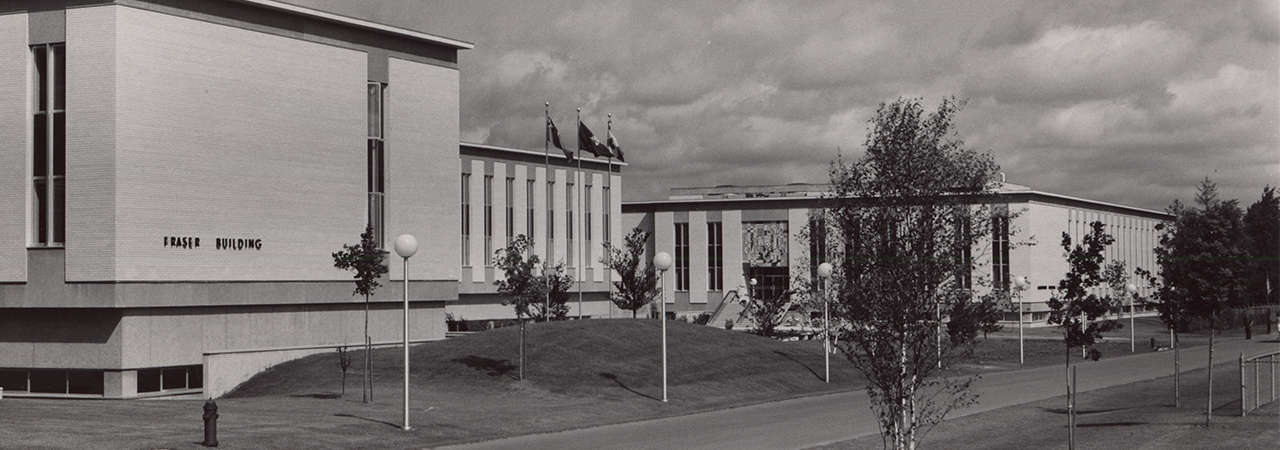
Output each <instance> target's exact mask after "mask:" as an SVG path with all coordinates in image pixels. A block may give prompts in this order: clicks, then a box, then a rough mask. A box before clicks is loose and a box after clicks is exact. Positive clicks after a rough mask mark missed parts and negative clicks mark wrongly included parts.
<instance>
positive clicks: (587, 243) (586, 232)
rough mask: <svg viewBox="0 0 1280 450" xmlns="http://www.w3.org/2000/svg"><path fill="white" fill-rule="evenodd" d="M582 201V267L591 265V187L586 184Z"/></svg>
mask: <svg viewBox="0 0 1280 450" xmlns="http://www.w3.org/2000/svg"><path fill="white" fill-rule="evenodd" d="M582 199H583V201H584V202H585V203H584V204H583V206H582V221H583V225H582V234H583V238H582V239H583V240H582V244H583V246H582V253H583V254H584V255H586V256H584V259H583V260H582V265H583V266H589V265H591V185H590V184H588V185H587V187H586V189H585V190H583V191H582Z"/></svg>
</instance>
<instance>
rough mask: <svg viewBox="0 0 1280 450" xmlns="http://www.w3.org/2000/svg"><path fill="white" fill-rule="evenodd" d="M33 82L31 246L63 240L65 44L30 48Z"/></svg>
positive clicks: (53, 245)
mask: <svg viewBox="0 0 1280 450" xmlns="http://www.w3.org/2000/svg"><path fill="white" fill-rule="evenodd" d="M31 54H32V58H33V63H32V66H33V68H34V69H35V71H36V73H35V74H34V75H35V77H36V79H37V82H36V86H35V89H34V90H35V92H33V93H32V94H33V95H32V100H33V101H34V105H32V106H33V107H32V110H33V111H34V113H33V115H32V122H33V124H32V129H33V131H35V139H34V142H33V148H32V166H33V167H32V169H33V170H32V174H33V176H32V180H31V181H32V193H33V196H32V202H33V203H34V205H33V208H32V210H33V211H34V212H35V217H33V220H32V231H33V233H32V234H33V236H32V239H31V242H32V244H33V245H43V246H48V247H55V246H61V245H62V244H63V242H64V241H65V240H66V237H65V236H66V144H67V141H66V47H65V46H64V45H63V44H43V45H37V46H34V47H31Z"/></svg>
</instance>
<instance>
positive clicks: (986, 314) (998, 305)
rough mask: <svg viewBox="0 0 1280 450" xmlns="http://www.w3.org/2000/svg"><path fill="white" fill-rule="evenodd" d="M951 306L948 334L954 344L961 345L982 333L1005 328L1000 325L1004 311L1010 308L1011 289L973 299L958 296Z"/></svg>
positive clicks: (984, 335)
mask: <svg viewBox="0 0 1280 450" xmlns="http://www.w3.org/2000/svg"><path fill="white" fill-rule="evenodd" d="M957 300H959V301H956V302H955V303H954V304H953V305H952V306H951V315H950V316H951V320H950V321H948V322H947V336H948V338H949V339H950V340H951V343H952V345H956V346H960V345H964V344H965V343H967V342H972V341H974V340H976V339H977V338H978V333H979V332H981V333H982V337H983V338H984V339H985V338H986V337H987V333H995V332H997V331H1000V330H1001V329H1003V328H1004V326H1003V325H1000V324H999V323H998V322H999V321H1000V317H1001V316H1002V315H1003V311H1004V310H1005V309H1008V307H1007V305H1008V304H1009V291H1005V290H1000V289H996V290H993V291H992V292H991V293H989V294H986V295H983V296H981V297H979V299H978V301H976V302H975V301H971V300H970V299H969V297H968V296H958V297H957Z"/></svg>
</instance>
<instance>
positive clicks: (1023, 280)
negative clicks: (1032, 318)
mask: <svg viewBox="0 0 1280 450" xmlns="http://www.w3.org/2000/svg"><path fill="white" fill-rule="evenodd" d="M1013 284H1014V286H1016V287H1017V288H1018V292H1017V294H1018V364H1022V363H1024V362H1026V359H1025V357H1024V353H1023V350H1022V348H1023V347H1022V289H1023V288H1026V287H1027V277H1015V278H1014V279H1013Z"/></svg>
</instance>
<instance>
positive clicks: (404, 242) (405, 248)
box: [395, 234, 418, 431]
mask: <svg viewBox="0 0 1280 450" xmlns="http://www.w3.org/2000/svg"><path fill="white" fill-rule="evenodd" d="M395 250H396V254H397V255H400V257H401V258H404V430H405V431H408V430H410V429H411V428H409V257H410V256H413V254H414V253H417V252H418V240H417V239H414V237H413V235H412V234H402V235H400V236H398V237H396V243H395Z"/></svg>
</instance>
